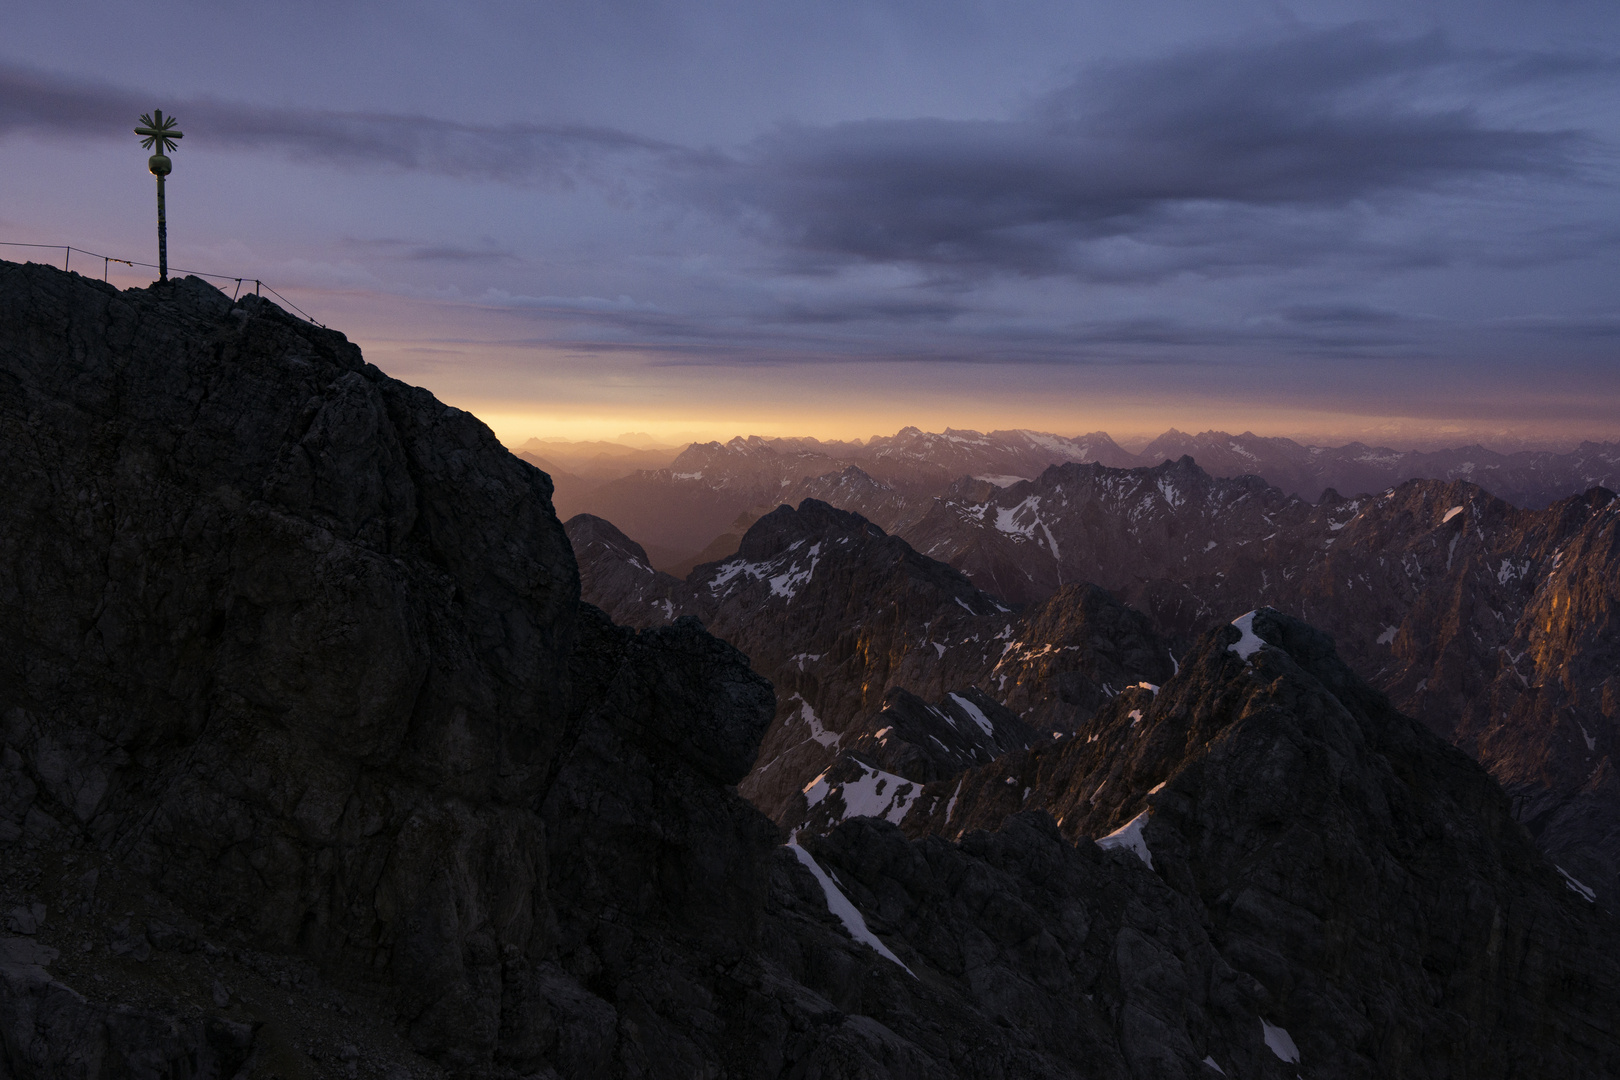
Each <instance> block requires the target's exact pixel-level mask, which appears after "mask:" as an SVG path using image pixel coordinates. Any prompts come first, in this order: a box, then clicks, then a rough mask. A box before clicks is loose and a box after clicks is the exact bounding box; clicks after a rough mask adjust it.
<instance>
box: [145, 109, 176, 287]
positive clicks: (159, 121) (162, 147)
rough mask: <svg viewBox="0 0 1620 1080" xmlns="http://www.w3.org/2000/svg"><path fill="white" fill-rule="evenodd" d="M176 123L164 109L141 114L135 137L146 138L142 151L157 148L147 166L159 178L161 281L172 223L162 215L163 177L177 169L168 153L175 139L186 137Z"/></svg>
mask: <svg viewBox="0 0 1620 1080" xmlns="http://www.w3.org/2000/svg"><path fill="white" fill-rule="evenodd" d="M175 123H176V121H175V119H174V117H172V116H164V115H163V110H162V109H154V110H153V111H152V112H149V113H142V114H141V126H140V127H138V128H136V129H135V134H137V135H144V136H146V137H145V138H144V139H142V140H141V147H142V149H146V150H152V149H153V148H154V147H155V148H156V152H155V153H153V155H152V156H151V157H149V158H147V159H146V167H147V168H148V169H150V170H152V175H153V176H155V177H157V195H158V280H159V281H168V280H169V222H168V218H167V217H165V216H164V213H163V178H164V177H165V176H168V175H169V173H170V172H172V171H173V170H174V162H172V161H170V160H169V156H168V154H167V153H165V151H168V150H173V149H175V140H176V139H183V138H185V132H183V131H176V130H174V125H175Z"/></svg>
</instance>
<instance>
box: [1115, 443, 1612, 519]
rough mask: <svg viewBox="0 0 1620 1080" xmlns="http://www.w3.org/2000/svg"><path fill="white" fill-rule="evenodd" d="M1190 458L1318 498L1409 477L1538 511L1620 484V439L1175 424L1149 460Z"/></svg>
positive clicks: (1148, 450) (1146, 451) (1148, 453)
mask: <svg viewBox="0 0 1620 1080" xmlns="http://www.w3.org/2000/svg"><path fill="white" fill-rule="evenodd" d="M1182 455H1191V456H1192V457H1193V458H1195V459H1196V460H1197V461H1198V464H1199V465H1200V466H1202V467H1203V468H1204V469H1206V470H1208V471H1209V472H1211V473H1213V474H1214V475H1216V476H1243V475H1249V474H1252V475H1255V476H1263V477H1265V479H1266V482H1267V483H1268V484H1271V485H1273V486H1275V487H1280V488H1282V489H1283V490H1284V491H1286V492H1290V493H1292V494H1295V495H1298V496H1300V497H1301V498H1306V499H1315V498H1317V497H1318V495H1319V494H1320V493H1321V492H1323V491H1324V490H1326V489H1328V488H1333V489H1335V490H1337V491H1346V492H1355V491H1382V490H1383V489H1384V488H1386V487H1392V486H1394V485H1397V484H1402V483H1405V482H1406V481H1407V480H1416V479H1432V480H1465V481H1469V482H1472V483H1475V484H1479V485H1481V486H1483V487H1486V488H1489V489H1490V490H1491V491H1492V492H1494V493H1495V494H1496V495H1498V496H1499V497H1501V498H1504V499H1506V500H1508V501H1509V502H1511V503H1513V504H1514V505H1515V506H1521V507H1528V508H1531V509H1535V508H1539V507H1544V506H1547V505H1548V504H1550V503H1553V502H1557V501H1558V500H1560V499H1566V498H1568V497H1570V496H1571V495H1576V494H1579V493H1580V492H1583V491H1585V490H1587V489H1588V488H1592V487H1607V488H1611V489H1612V488H1614V487H1616V486H1617V485H1620V444H1616V443H1595V442H1584V443H1582V444H1581V445H1580V446H1579V447H1577V448H1576V449H1575V450H1573V451H1571V452H1570V453H1567V454H1559V453H1552V452H1549V451H1544V450H1522V451H1518V452H1516V453H1512V454H1501V453H1497V452H1496V451H1493V450H1487V449H1485V448H1484V447H1482V446H1463V447H1457V448H1455V449H1447V450H1433V451H1422V450H1391V449H1389V448H1388V447H1383V446H1379V447H1372V446H1367V445H1365V444H1363V443H1350V444H1348V445H1345V446H1302V445H1301V444H1299V443H1297V442H1295V441H1293V440H1292V439H1279V438H1264V437H1261V436H1259V435H1255V434H1254V433H1253V432H1249V431H1245V432H1244V433H1243V434H1241V435H1228V434H1227V433H1226V432H1224V431H1204V432H1200V433H1199V434H1197V435H1188V434H1187V433H1185V432H1181V431H1177V430H1176V429H1174V428H1171V429H1170V430H1169V431H1167V432H1165V433H1164V434H1163V435H1161V436H1159V437H1158V438H1157V439H1155V440H1153V442H1151V443H1149V444H1148V445H1147V446H1146V447H1144V448H1143V450H1142V453H1141V458H1142V459H1143V460H1142V462H1141V464H1149V463H1153V462H1158V461H1161V460H1166V459H1168V460H1174V459H1176V458H1179V457H1181V456H1182ZM1103 463H1104V464H1105V465H1111V464H1115V463H1114V462H1110V461H1105V462H1103ZM1133 464H1134V463H1133Z"/></svg>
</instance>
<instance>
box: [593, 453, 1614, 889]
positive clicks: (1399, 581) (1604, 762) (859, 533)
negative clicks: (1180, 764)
mask: <svg viewBox="0 0 1620 1080" xmlns="http://www.w3.org/2000/svg"><path fill="white" fill-rule="evenodd" d="M843 479H844V480H845V481H849V480H850V477H849V476H848V475H845V476H844V477H843ZM848 490H849V491H850V492H852V493H855V494H863V493H864V494H867V495H870V494H871V493H872V492H874V491H879V490H883V489H882V487H881V485H876V482H875V481H873V482H872V483H871V484H866V483H849V484H848ZM567 530H568V532H569V535H570V538H571V539H572V540H573V542H574V546H575V550H576V552H577V553H578V555H579V558H580V562H581V578H582V584H583V588H584V595H585V596H586V598H587V599H589V600H591V601H593V602H595V603H598V604H601V605H602V606H604V607H605V608H606V609H607V610H608V611H609V612H610V614H611V615H612V616H613V617H614V618H615V619H616V620H618V621H621V622H625V623H629V624H631V625H652V624H657V623H661V622H665V621H669V620H671V619H673V618H675V617H677V616H679V615H682V614H691V615H696V616H698V617H699V618H701V619H702V620H703V621H704V622H705V624H706V625H708V626H709V627H710V629H711V630H713V631H714V632H715V633H717V634H719V635H721V636H723V637H725V638H727V640H729V641H731V642H732V643H733V644H734V645H736V646H737V647H738V648H740V649H742V650H743V652H744V653H746V654H747V655H748V656H749V657H750V658H751V660H752V661H753V663H754V666H755V668H756V669H757V670H759V671H760V672H761V673H762V674H764V675H766V676H767V677H768V678H770V679H771V680H772V681H773V682H774V683H775V684H776V686H777V688H778V694H779V702H778V710H777V717H776V720H775V722H774V724H773V726H772V729H771V731H770V732H769V733H768V734H767V736H766V740H765V744H764V748H763V749H762V753H761V758H760V765H759V766H758V767H756V770H755V772H754V773H753V774H752V775H751V776H750V777H749V778H748V779H747V780H746V781H744V784H743V790H744V791H745V793H747V794H749V796H750V798H752V799H753V800H754V801H755V802H756V803H757V804H758V805H760V806H761V807H762V808H764V809H766V810H767V812H769V813H771V814H772V816H773V817H776V818H777V819H778V820H779V821H781V822H782V823H783V824H785V825H788V826H790V827H796V826H797V825H799V824H802V823H803V822H804V821H805V820H807V818H808V816H809V815H810V812H811V810H813V809H814V806H808V805H806V803H807V801H808V797H807V796H806V797H800V796H799V794H798V793H799V792H801V791H802V790H803V788H804V786H805V785H806V784H808V783H810V782H811V781H813V780H814V779H815V778H816V777H817V775H818V774H821V773H823V772H824V770H828V769H829V768H832V767H833V766H834V764H835V762H836V759H837V757H838V754H839V753H840V752H850V753H853V754H854V755H855V756H856V757H858V758H859V760H860V761H861V762H862V763H863V764H862V767H864V768H867V769H868V770H870V769H873V768H877V769H879V771H881V772H884V773H885V774H892V775H894V776H896V777H900V778H903V779H904V780H909V781H916V782H919V783H921V782H929V783H931V782H935V781H936V780H938V779H940V778H941V777H940V775H939V773H940V772H941V770H942V769H943V770H944V772H945V774H946V775H949V773H950V770H949V768H946V767H945V766H946V765H950V766H952V767H960V766H961V765H962V764H963V763H964V762H966V761H970V760H972V759H971V758H961V757H957V758H953V759H951V761H949V762H939V763H936V764H937V765H938V766H939V767H933V766H931V767H930V768H929V769H927V770H924V771H917V770H916V769H910V770H908V769H907V768H906V767H905V765H904V763H903V762H904V759H905V758H906V756H907V753H909V751H903V749H902V747H903V745H905V744H915V745H917V746H920V747H923V748H925V749H926V748H927V747H928V746H929V744H930V742H932V743H933V744H936V745H937V744H940V743H943V742H945V741H946V737H947V735H949V734H950V733H951V732H953V731H956V730H958V729H960V724H959V723H958V721H957V720H956V719H953V718H952V717H951V716H949V715H946V714H945V712H942V711H941V710H942V707H945V706H948V704H949V702H950V701H951V700H966V699H968V698H969V697H970V696H972V695H978V696H980V697H982V698H984V699H987V701H988V702H989V704H983V703H981V704H979V705H978V706H977V707H978V708H979V711H980V713H981V714H982V715H983V716H984V717H986V718H987V719H988V720H990V721H991V725H990V727H991V728H992V729H993V732H992V731H991V730H990V729H987V731H986V734H987V736H991V738H990V739H989V742H987V743H986V746H987V748H989V749H1001V748H1004V747H1005V745H1006V744H1008V742H1009V741H1011V742H1016V741H1017V739H1016V738H1012V739H1010V740H1009V739H1006V738H1003V737H1002V735H1001V732H1002V731H1003V730H1008V731H1012V730H1016V729H1014V728H1012V726H1011V724H1010V723H1009V722H1008V721H1011V720H1015V719H1016V720H1017V721H1020V722H1021V723H1022V724H1023V725H1025V726H1026V727H1028V728H1029V729H1031V730H1032V731H1033V732H1035V733H1037V734H1041V733H1048V734H1049V733H1051V732H1054V731H1055V732H1059V733H1067V732H1072V731H1075V730H1078V728H1079V726H1080V725H1081V724H1083V723H1084V722H1085V721H1086V720H1088V719H1089V718H1090V717H1091V716H1093V715H1094V714H1095V713H1096V712H1097V711H1098V710H1099V709H1101V708H1103V707H1104V706H1105V705H1106V704H1107V703H1108V702H1110V701H1111V700H1112V699H1113V698H1114V697H1116V696H1117V695H1119V694H1120V693H1121V692H1122V691H1124V690H1125V689H1126V688H1127V687H1130V686H1132V685H1134V684H1136V683H1138V682H1146V683H1152V684H1160V683H1163V682H1164V681H1165V680H1166V679H1168V678H1169V677H1170V675H1171V674H1172V672H1173V669H1174V666H1175V663H1176V660H1175V657H1176V656H1178V655H1181V654H1182V653H1184V652H1185V651H1186V650H1187V649H1189V648H1191V647H1192V645H1193V643H1194V642H1196V641H1197V640H1199V639H1200V638H1201V637H1202V636H1203V635H1205V634H1207V633H1208V632H1210V631H1211V630H1212V629H1213V628H1215V627H1217V626H1219V625H1222V624H1224V623H1225V622H1226V621H1228V620H1230V619H1231V618H1232V616H1233V615H1234V614H1235V613H1238V612H1242V611H1244V610H1247V609H1251V608H1257V607H1260V606H1264V605H1268V604H1269V605H1271V606H1273V607H1276V608H1278V609H1280V610H1283V611H1286V612H1290V613H1292V614H1294V615H1297V616H1299V617H1305V618H1309V619H1310V621H1311V622H1312V623H1314V624H1315V625H1317V626H1320V627H1322V628H1323V629H1325V630H1327V631H1328V632H1330V633H1331V634H1333V635H1334V637H1335V638H1336V640H1337V641H1338V649H1339V651H1340V653H1341V654H1342V655H1343V656H1344V658H1345V660H1346V662H1348V663H1349V664H1350V666H1351V667H1352V668H1354V669H1355V670H1356V671H1357V672H1358V673H1359V674H1360V675H1361V676H1362V677H1363V678H1365V679H1367V680H1368V681H1369V682H1371V683H1372V684H1373V685H1374V686H1376V687H1378V688H1379V689H1380V690H1382V691H1384V692H1385V693H1387V694H1389V695H1390V697H1391V698H1392V699H1393V701H1394V702H1395V704H1396V706H1398V707H1399V708H1400V709H1402V710H1403V711H1404V712H1406V713H1407V714H1408V715H1411V716H1414V717H1417V718H1418V719H1420V720H1421V721H1423V722H1425V723H1426V724H1428V725H1429V726H1430V727H1431V728H1432V729H1433V730H1435V731H1436V732H1438V733H1439V734H1441V735H1443V736H1445V737H1446V738H1448V739H1450V740H1451V741H1452V742H1454V743H1455V744H1457V745H1458V746H1460V747H1462V748H1463V749H1465V750H1467V751H1468V752H1469V753H1470V754H1472V755H1473V756H1474V757H1476V758H1477V759H1478V760H1479V761H1480V762H1481V763H1482V764H1484V765H1485V766H1486V767H1487V768H1488V769H1489V770H1490V771H1491V772H1492V773H1493V774H1494V775H1495V776H1496V777H1497V779H1498V780H1499V781H1500V782H1501V783H1502V785H1503V786H1504V787H1505V788H1506V790H1507V791H1508V792H1509V794H1510V795H1512V796H1513V797H1514V798H1515V800H1517V803H1516V805H1517V813H1518V815H1519V818H1520V820H1521V821H1522V822H1524V823H1525V825H1526V826H1527V827H1528V828H1530V829H1531V830H1532V832H1533V833H1534V834H1535V835H1536V836H1537V838H1538V840H1539V841H1540V843H1541V844H1542V846H1543V847H1544V849H1545V850H1547V851H1549V852H1550V853H1552V854H1554V855H1555V856H1556V857H1557V858H1559V860H1560V861H1561V862H1562V863H1563V864H1564V865H1565V866H1567V867H1569V868H1570V869H1571V872H1573V873H1576V874H1579V875H1582V876H1583V877H1584V879H1586V880H1590V881H1595V882H1599V883H1600V887H1601V888H1602V889H1603V891H1604V892H1605V894H1606V895H1611V896H1612V889H1613V886H1614V883H1615V882H1616V881H1620V779H1617V778H1616V776H1615V773H1614V769H1613V764H1612V762H1613V759H1614V754H1615V751H1616V748H1617V747H1620V675H1617V674H1616V672H1620V634H1617V632H1616V628H1617V627H1620V499H1617V498H1616V496H1615V495H1614V494H1613V493H1612V492H1610V491H1608V490H1606V489H1601V488H1599V489H1594V490H1592V491H1591V492H1589V493H1588V494H1586V495H1582V496H1574V497H1570V498H1567V499H1565V500H1563V501H1561V502H1559V503H1557V504H1554V505H1553V506H1550V507H1547V508H1544V509H1541V510H1523V509H1519V508H1516V507H1513V506H1511V505H1509V504H1508V503H1507V502H1505V501H1504V500H1501V499H1497V498H1495V497H1494V496H1492V495H1491V494H1489V493H1488V492H1486V491H1484V490H1483V489H1481V488H1480V487H1479V486H1478V485H1475V484H1470V483H1466V482H1463V481H1443V480H1414V481H1407V482H1406V483H1404V484H1401V485H1399V486H1398V487H1396V488H1394V489H1390V490H1387V491H1385V492H1384V493H1381V494H1378V495H1375V496H1370V497H1362V498H1358V499H1353V500H1347V499H1342V498H1335V497H1331V496H1330V497H1329V498H1327V499H1325V500H1323V501H1322V502H1320V503H1317V504H1314V505H1313V504H1312V503H1309V502H1306V501H1305V500H1303V499H1300V498H1299V497H1297V496H1294V495H1289V494H1285V493H1284V492H1283V491H1282V490H1281V489H1280V488H1276V487H1272V486H1269V485H1267V484H1266V483H1264V481H1262V480H1260V479H1259V478H1257V477H1252V476H1250V477H1240V478H1236V479H1223V478H1218V477H1212V476H1210V475H1209V474H1208V473H1207V472H1206V471H1204V470H1203V469H1201V468H1200V467H1199V466H1198V465H1197V464H1196V463H1195V462H1194V461H1193V460H1192V459H1191V458H1189V457H1183V458H1181V459H1180V460H1178V461H1175V462H1165V463H1163V464H1160V465H1157V466H1154V467H1151V468H1135V469H1112V468H1108V467H1106V466H1102V465H1097V464H1088V465H1080V464H1073V463H1071V464H1067V465H1062V466H1053V467H1051V468H1049V469H1047V470H1046V471H1045V472H1044V473H1042V474H1041V475H1040V477H1038V478H1037V479H1036V480H1033V481H1022V482H1019V483H1017V484H1014V485H1011V486H1008V487H1001V486H998V485H997V484H994V483H990V482H987V481H975V480H962V481H959V482H958V483H956V484H955V485H953V486H952V487H951V489H950V490H949V491H948V492H947V494H946V495H945V496H943V497H941V498H939V499H937V500H935V501H933V502H932V504H931V508H930V509H929V511H928V513H927V514H926V515H924V516H923V518H922V519H921V520H918V521H915V522H913V523H912V524H910V525H909V526H908V527H906V528H905V529H904V530H903V531H902V533H901V534H900V535H898V536H894V535H886V534H884V533H883V532H882V531H881V530H880V529H878V528H877V527H876V526H875V525H873V524H871V523H869V522H868V521H866V519H865V518H864V517H861V516H859V515H857V514H853V513H849V512H847V511H846V512H840V511H838V510H836V509H834V508H833V507H831V506H828V505H827V504H826V503H824V502H819V501H815V500H806V501H805V502H803V503H801V504H800V507H799V509H798V510H793V509H791V508H789V507H782V508H781V509H779V510H777V511H775V512H773V513H772V514H770V515H767V516H766V517H765V518H762V519H760V520H759V521H758V522H757V523H755V525H754V526H753V527H752V528H751V529H749V530H748V532H747V533H746V535H745V536H744V538H743V541H742V547H741V550H740V551H738V552H737V554H735V555H734V556H731V557H730V558H727V559H724V560H721V561H716V562H712V563H708V564H705V565H701V566H698V567H697V568H696V569H695V570H694V571H693V572H692V574H691V575H690V576H689V577H688V578H687V579H686V580H684V581H680V580H677V579H675V578H673V577H671V576H669V575H665V574H659V573H657V572H655V571H653V570H652V569H651V567H650V566H647V565H645V564H646V557H645V553H644V552H641V550H640V549H639V547H637V546H636V545H635V544H634V542H633V541H631V540H629V538H628V537H624V536H623V535H622V534H619V533H617V530H613V529H612V527H611V526H609V525H608V524H607V523H606V522H603V521H600V520H599V519H595V518H589V517H579V518H576V519H574V520H572V521H570V522H569V523H568V525H567ZM610 531H611V533H612V535H613V537H614V544H615V545H617V546H616V547H612V546H604V545H602V544H600V543H597V544H595V545H592V544H590V543H587V542H586V541H587V540H588V539H589V536H595V537H602V536H606V535H608V534H609V532H610ZM587 534H589V536H588V535H587ZM880 552H881V553H882V554H879V553H880ZM924 583H929V584H928V585H927V586H926V588H925V587H924ZM1098 586H1101V587H1102V588H1098ZM1103 589H1107V590H1110V592H1104V591H1103ZM1116 597H1117V599H1116ZM1127 604H1128V605H1131V606H1129V607H1127V606H1125V605H1127ZM1139 613H1140V614H1139ZM855 687H858V688H860V693H859V694H858V695H857V696H855V697H850V696H849V694H850V693H851V688H855ZM900 691H904V692H905V693H908V694H911V695H914V696H916V697H917V698H919V699H923V700H926V701H930V702H934V703H935V706H934V708H933V714H932V715H933V719H932V720H931V721H930V720H928V718H927V717H926V716H922V715H920V714H915V711H913V716H912V719H913V720H915V721H917V722H916V723H912V724H909V725H908V726H905V727H902V726H901V725H899V724H897V723H891V721H890V718H889V717H888V716H887V715H886V714H885V712H884V710H885V708H886V707H887V706H888V704H889V701H888V699H887V698H886V697H885V695H888V694H892V693H896V692H900ZM973 700H975V701H977V700H978V698H977V697H975V698H974V699H973ZM991 706H995V707H996V708H992V707H991ZM997 708H999V709H1002V710H1005V711H1006V712H1007V713H1009V714H1010V715H1009V716H1007V717H1005V718H1001V717H1000V714H999V713H998V712H997V711H996V709H997ZM878 733H887V738H888V745H885V746H883V747H881V748H875V747H872V746H870V745H868V742H869V740H870V737H874V736H875V735H877V734H878ZM863 740H866V741H863ZM991 744H993V747H992V746H991ZM773 756H774V757H775V758H779V759H780V760H775V761H774V762H773ZM925 756H929V755H925ZM933 756H937V755H933ZM767 766H769V767H767ZM852 768H853V766H846V767H844V769H843V771H839V770H838V769H836V768H833V771H830V772H826V773H825V776H826V778H827V782H828V783H833V782H835V781H839V782H851V783H859V782H861V777H862V775H864V776H865V777H866V781H867V782H873V777H874V776H875V774H871V773H867V774H859V775H858V774H856V773H853V772H851V771H850V770H851V769H852ZM900 783H901V781H900V780H896V781H894V782H893V783H891V784H890V785H889V788H888V790H889V792H890V796H891V798H892V797H893V795H894V793H895V792H896V791H898V789H899V785H900ZM863 805H865V804H863ZM900 809H901V807H899V806H898V805H892V806H891V805H889V804H884V812H885V813H887V812H891V811H892V812H896V813H898V812H899V810H900Z"/></svg>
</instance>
